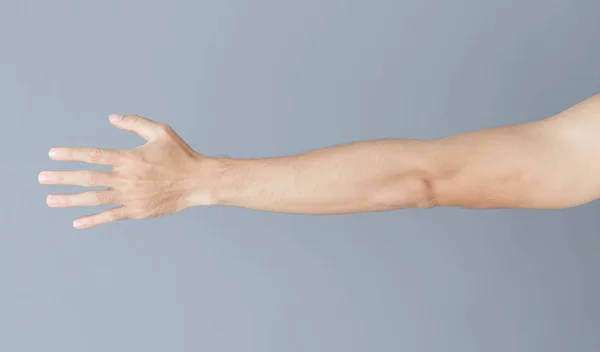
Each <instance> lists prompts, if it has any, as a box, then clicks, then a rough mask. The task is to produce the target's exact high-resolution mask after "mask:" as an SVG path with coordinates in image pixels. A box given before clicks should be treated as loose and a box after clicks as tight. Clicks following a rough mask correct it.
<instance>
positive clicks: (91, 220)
mask: <svg viewBox="0 0 600 352" xmlns="http://www.w3.org/2000/svg"><path fill="white" fill-rule="evenodd" d="M125 218H127V215H126V213H125V208H124V207H123V206H120V207H116V208H112V209H108V210H105V211H103V212H100V213H98V214H94V215H88V216H84V217H81V218H79V219H77V220H75V221H73V227H75V228H76V229H89V228H91V227H94V226H98V225H102V224H108V223H110V222H115V221H117V220H121V219H125Z"/></svg>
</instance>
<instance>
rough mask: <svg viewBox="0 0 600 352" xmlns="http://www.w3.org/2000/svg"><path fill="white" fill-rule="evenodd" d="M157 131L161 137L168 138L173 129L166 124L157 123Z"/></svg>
mask: <svg viewBox="0 0 600 352" xmlns="http://www.w3.org/2000/svg"><path fill="white" fill-rule="evenodd" d="M157 129H158V131H159V132H160V133H161V134H162V135H163V136H168V135H170V134H171V132H172V131H173V128H172V127H171V126H170V125H168V124H166V123H159V124H158V126H157Z"/></svg>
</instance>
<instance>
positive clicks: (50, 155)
mask: <svg viewBox="0 0 600 352" xmlns="http://www.w3.org/2000/svg"><path fill="white" fill-rule="evenodd" d="M57 154H58V153H57V151H56V149H54V148H52V149H50V151H49V152H48V156H49V157H51V158H54V157H56V155H57Z"/></svg>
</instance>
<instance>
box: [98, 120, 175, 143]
mask: <svg viewBox="0 0 600 352" xmlns="http://www.w3.org/2000/svg"><path fill="white" fill-rule="evenodd" d="M109 119H110V122H111V123H112V124H113V125H114V126H116V127H117V128H119V129H122V130H124V131H130V132H135V133H137V134H138V135H139V136H140V137H142V138H144V139H145V140H147V141H149V142H151V141H154V140H156V139H158V137H159V136H160V134H161V132H162V130H163V129H164V124H162V123H158V122H155V121H152V120H150V119H147V118H145V117H142V116H139V115H116V114H113V115H110V117H109Z"/></svg>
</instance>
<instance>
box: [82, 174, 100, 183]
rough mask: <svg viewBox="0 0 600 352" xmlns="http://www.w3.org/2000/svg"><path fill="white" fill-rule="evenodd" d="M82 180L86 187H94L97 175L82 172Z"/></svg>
mask: <svg viewBox="0 0 600 352" xmlns="http://www.w3.org/2000/svg"><path fill="white" fill-rule="evenodd" d="M84 178H85V182H86V183H87V184H88V185H94V184H96V183H97V182H98V175H97V174H96V173H95V172H93V171H84Z"/></svg>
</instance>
